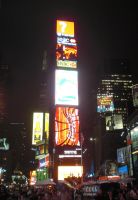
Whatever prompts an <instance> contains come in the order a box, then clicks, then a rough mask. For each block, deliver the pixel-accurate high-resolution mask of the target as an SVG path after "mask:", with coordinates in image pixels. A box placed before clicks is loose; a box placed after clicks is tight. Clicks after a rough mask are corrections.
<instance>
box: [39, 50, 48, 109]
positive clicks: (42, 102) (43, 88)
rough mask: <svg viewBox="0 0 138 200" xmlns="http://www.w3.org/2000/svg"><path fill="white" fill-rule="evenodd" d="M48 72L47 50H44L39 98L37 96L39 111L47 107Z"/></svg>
mask: <svg viewBox="0 0 138 200" xmlns="http://www.w3.org/2000/svg"><path fill="white" fill-rule="evenodd" d="M48 81H49V73H48V61H47V52H46V51H44V55H43V62H42V67H41V71H40V98H39V106H38V107H39V108H40V110H41V111H46V110H48V109H49V92H48V91H49V86H48Z"/></svg>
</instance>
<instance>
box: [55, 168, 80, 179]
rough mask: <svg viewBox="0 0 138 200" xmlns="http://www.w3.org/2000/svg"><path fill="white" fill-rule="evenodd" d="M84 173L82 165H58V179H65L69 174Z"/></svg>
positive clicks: (77, 175) (76, 175) (78, 175)
mask: <svg viewBox="0 0 138 200" xmlns="http://www.w3.org/2000/svg"><path fill="white" fill-rule="evenodd" d="M82 174H83V167H82V166H58V180H64V179H65V178H67V177H69V176H71V177H72V176H75V177H81V176H82Z"/></svg>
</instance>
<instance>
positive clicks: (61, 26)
mask: <svg viewBox="0 0 138 200" xmlns="http://www.w3.org/2000/svg"><path fill="white" fill-rule="evenodd" d="M56 28H57V30H56V32H57V35H58V36H66V37H74V22H70V21H62V20H57V27H56Z"/></svg>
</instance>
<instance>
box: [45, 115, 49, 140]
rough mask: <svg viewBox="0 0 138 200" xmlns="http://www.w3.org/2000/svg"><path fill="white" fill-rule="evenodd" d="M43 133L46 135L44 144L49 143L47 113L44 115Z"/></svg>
mask: <svg viewBox="0 0 138 200" xmlns="http://www.w3.org/2000/svg"><path fill="white" fill-rule="evenodd" d="M45 133H46V143H48V142H49V113H45Z"/></svg>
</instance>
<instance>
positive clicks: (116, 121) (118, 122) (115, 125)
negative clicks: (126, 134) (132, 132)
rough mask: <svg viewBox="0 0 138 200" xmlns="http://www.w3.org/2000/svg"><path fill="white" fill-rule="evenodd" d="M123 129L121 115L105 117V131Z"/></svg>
mask: <svg viewBox="0 0 138 200" xmlns="http://www.w3.org/2000/svg"><path fill="white" fill-rule="evenodd" d="M119 129H123V118H122V115H117V114H115V115H111V116H106V130H107V131H113V130H119Z"/></svg>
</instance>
